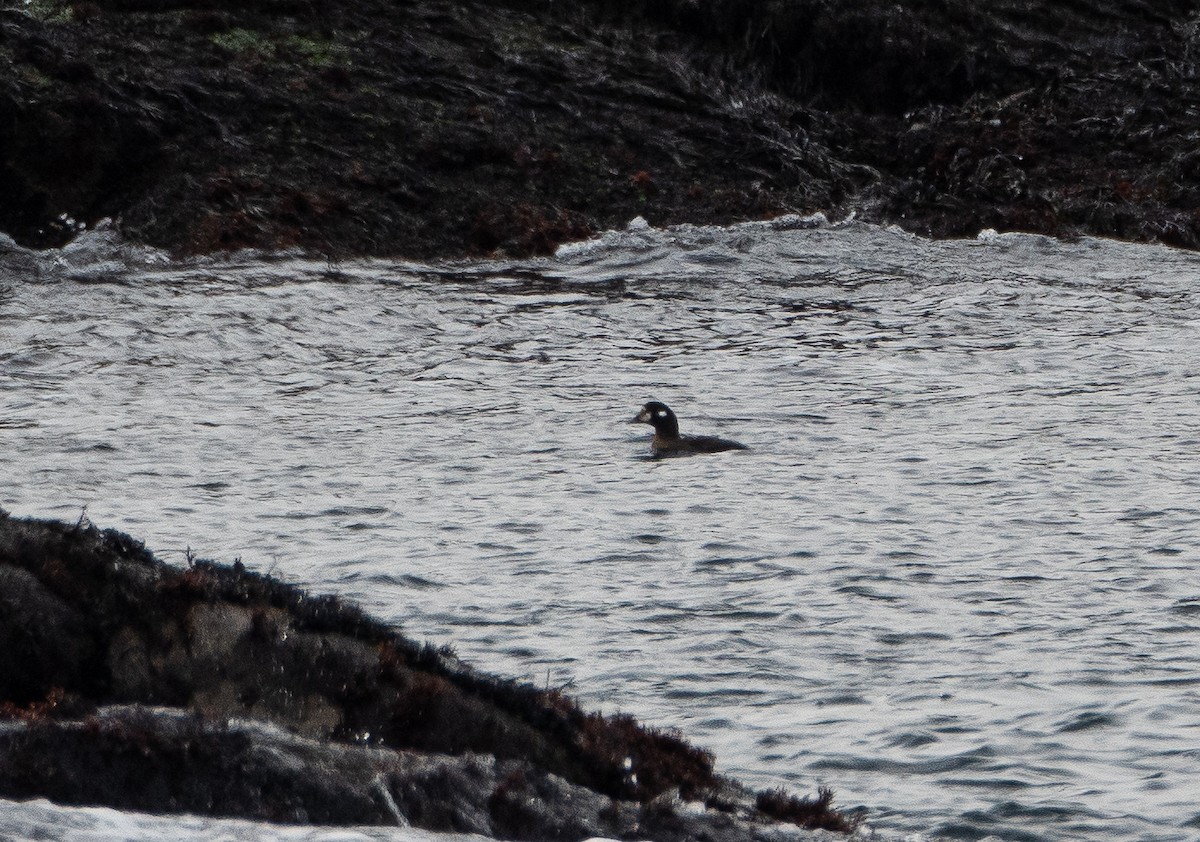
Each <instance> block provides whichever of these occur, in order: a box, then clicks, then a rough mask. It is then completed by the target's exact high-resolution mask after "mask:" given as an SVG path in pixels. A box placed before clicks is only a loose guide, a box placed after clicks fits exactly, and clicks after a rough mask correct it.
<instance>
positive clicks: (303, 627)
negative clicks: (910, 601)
mask: <svg viewBox="0 0 1200 842" xmlns="http://www.w3.org/2000/svg"><path fill="white" fill-rule="evenodd" d="M0 796H3V797H8V798H33V797H46V798H50V799H53V800H55V801H59V802H61V803H65V804H106V805H110V806H114V807H118V808H125V809H138V810H145V811H151V812H174V811H187V812H195V813H201V814H208V815H222V816H240V817H246V818H256V819H266V820H270V821H284V822H313V823H348V824H367V823H389V824H396V823H398V824H405V823H408V824H412V825H414V826H419V827H423V828H428V829H433V830H455V831H462V832H472V833H481V834H485V835H489V836H499V837H504V838H528V839H534V838H536V839H562V840H575V839H584V838H588V837H590V836H597V835H603V836H613V837H619V838H627V837H631V836H637V837H640V838H647V839H662V840H677V839H678V840H683V839H695V838H701V837H705V838H710V839H714V840H721V839H727V840H751V839H760V838H761V839H765V838H772V839H774V838H779V835H780V834H784V835H785V836H786V835H793V836H795V835H802V830H801V828H805V829H807V830H813V829H817V828H824V829H827V830H831V831H838V832H845V831H848V830H851V829H852V828H853V826H854V822H853V821H851V820H850V819H848V818H847V817H846V816H844V815H843V814H841V813H838V812H837V811H835V810H833V809H832V808H831V798H832V796H831V794H829V793H828V792H826V791H822V793H821V795H820V796H819V797H818V798H816V799H813V800H806V799H800V798H795V797H787V796H782V795H781V794H779V793H765V794H758V795H757V796H756V795H755V794H754V793H752V792H750V791H748V790H747V789H745V788H744V787H742V786H740V785H739V784H737V783H736V782H734V781H732V780H729V779H726V778H722V777H720V776H718V775H716V774H715V773H714V771H713V758H712V756H711V755H710V754H708V753H707V752H705V751H703V750H700V749H697V748H695V747H693V746H691V745H689V744H687V743H686V742H685V741H684V740H683V739H682V737H681V736H680V735H678V734H675V733H669V732H662V731H656V730H654V729H648V728H645V727H643V726H641V725H639V724H638V723H636V722H635V721H634V720H633V719H632V718H630V717H627V716H616V717H604V716H601V715H599V714H594V713H586V712H584V711H582V710H581V709H580V708H579V707H578V706H577V705H576V704H575V703H574V702H573V701H572V700H571V699H570V698H568V697H566V696H564V695H562V694H561V693H559V692H557V691H547V690H538V689H536V688H534V687H532V686H530V685H527V684H521V683H517V682H513V681H507V680H504V679H500V678H497V677H494V676H490V675H487V674H485V673H481V672H478V671H476V670H474V669H472V668H470V667H468V666H467V665H465V664H463V663H461V662H460V661H458V660H457V659H456V658H455V657H454V656H453V655H452V654H451V653H450V652H448V651H447V650H435V649H433V648H431V647H429V646H427V645H426V646H421V645H418V644H416V643H414V642H413V641H411V640H409V639H408V638H406V637H404V636H403V635H401V634H400V633H399V632H397V631H395V630H394V629H390V628H388V627H386V626H384V625H382V624H380V623H377V622H375V621H373V620H371V619H369V618H368V617H366V616H364V615H363V614H362V613H361V612H360V611H359V610H357V609H356V608H354V607H353V606H349V605H346V604H344V603H342V602H341V601H339V600H337V599H335V598H330V597H311V596H308V595H306V594H304V593H303V592H302V591H300V590H298V589H296V588H294V587H291V586H288V585H284V584H282V583H280V582H278V581H275V580H273V579H271V578H269V577H266V576H262V575H259V574H254V573H250V572H248V571H246V570H245V569H243V568H242V567H241V566H240V565H236V564H235V565H234V566H232V567H226V566H222V565H217V564H213V563H209V562H194V563H193V564H191V565H190V566H189V567H188V568H186V569H178V568H174V567H171V566H168V565H166V564H163V563H161V562H159V561H158V560H157V559H155V558H154V556H153V555H152V554H151V553H149V552H148V551H147V550H146V549H145V547H143V546H142V545H141V544H140V543H139V542H137V541H135V540H134V539H132V538H130V537H129V536H127V535H123V534H121V533H119V532H115V531H113V530H107V531H100V530H98V529H96V528H94V527H93V526H91V525H89V524H83V523H80V524H77V525H75V526H71V525H68V524H63V523H58V522H52V521H37V520H21V519H15V518H12V517H10V516H8V515H7V514H4V513H2V512H0ZM789 828H790V829H789Z"/></svg>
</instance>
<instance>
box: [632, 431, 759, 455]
mask: <svg viewBox="0 0 1200 842" xmlns="http://www.w3.org/2000/svg"><path fill="white" fill-rule="evenodd" d="M749 449H750V448H748V447H746V445H744V444H742V443H741V442H740V441H733V440H731V439H723V438H721V437H720V436H679V437H677V438H670V439H664V438H660V437H658V436H655V438H654V452H655V453H656V454H658V455H659V456H681V455H684V454H687V453H720V452H721V451H723V450H749Z"/></svg>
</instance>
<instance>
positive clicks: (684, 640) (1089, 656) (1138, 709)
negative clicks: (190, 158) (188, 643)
mask: <svg viewBox="0 0 1200 842" xmlns="http://www.w3.org/2000/svg"><path fill="white" fill-rule="evenodd" d="M100 251H101V252H102V253H98V254H94V253H90V252H89V251H88V249H87V248H85V247H83V246H81V247H79V248H77V249H76V250H75V251H74V252H71V251H68V252H66V253H64V254H61V255H41V256H39V257H38V258H37V260H36V261H35V263H34V266H33V268H32V269H9V270H8V272H7V273H6V276H5V277H4V278H3V292H2V294H0V387H2V392H0V454H3V456H2V457H0V465H2V468H3V473H4V474H5V483H4V486H3V489H2V492H0V493H2V495H3V496H2V498H0V505H2V506H4V507H5V508H7V509H9V510H10V511H12V512H13V513H14V514H19V515H39V516H56V517H62V518H69V519H75V518H77V517H79V515H80V510H81V507H84V506H86V507H87V514H88V516H89V517H90V518H91V519H92V520H93V521H94V522H96V523H98V524H100V525H102V526H114V527H118V528H120V529H123V530H126V531H128V532H130V533H132V534H134V535H136V536H139V537H141V538H143V539H145V540H146V541H147V543H148V545H149V546H151V548H153V549H155V550H156V551H157V552H158V554H159V555H160V556H161V557H163V558H165V559H167V560H174V561H182V559H183V556H184V553H185V551H186V549H187V548H188V547H190V548H192V550H194V551H197V552H199V553H200V554H201V555H204V556H207V557H213V558H217V559H220V560H225V561H232V560H233V559H234V558H236V557H240V558H241V559H242V560H243V561H244V562H245V563H246V564H247V565H248V566H250V567H251V568H255V569H259V570H265V571H270V572H273V573H275V574H276V575H279V576H281V577H283V578H284V579H287V580H289V581H292V582H296V583H300V584H303V585H304V586H306V587H309V588H310V589H312V590H314V591H317V592H330V591H333V592H338V593H341V594H344V595H346V596H349V597H352V598H354V599H356V600H359V601H361V602H362V603H363V604H365V606H366V607H367V609H368V610H369V611H370V612H371V613H372V614H374V615H376V616H379V617H381V618H384V619H387V620H390V621H396V622H399V623H401V624H402V625H403V626H404V628H405V629H406V630H407V631H408V632H409V633H410V634H411V635H413V636H416V637H418V638H428V639H431V640H434V641H435V642H437V643H451V644H453V645H454V647H455V648H456V649H457V651H458V652H459V654H460V655H461V656H463V657H464V658H466V659H467V660H469V661H472V662H474V663H476V664H477V665H480V666H483V667H485V668H487V669H490V670H492V671H496V672H499V673H502V674H506V675H513V676H518V677H525V678H528V679H530V680H533V681H536V682H538V683H549V684H551V685H563V684H568V685H570V688H571V690H572V692H574V693H575V694H576V695H578V696H579V697H581V698H582V699H583V700H584V701H585V703H586V704H588V705H589V706H593V707H600V708H603V709H604V710H608V711H615V710H622V711H627V712H630V713H633V714H635V715H637V716H638V717H640V718H642V719H644V720H646V721H648V722H650V723H652V724H656V725H661V726H675V727H678V728H679V729H681V730H682V731H683V732H684V733H685V734H686V735H687V736H688V737H689V738H690V739H692V740H693V741H694V742H696V743H698V744H701V745H705V746H708V747H710V748H712V749H714V750H715V751H716V753H717V755H718V760H719V765H720V767H721V769H722V770H723V771H725V772H727V773H729V774H732V775H734V776H736V777H739V778H741V779H743V780H745V781H747V782H748V783H751V784H753V785H757V786H775V785H781V784H782V785H786V786H788V787H791V788H794V789H797V790H799V791H802V792H812V791H813V790H814V789H815V787H816V785H817V784H818V783H823V784H827V785H829V786H831V787H832V788H833V789H834V790H835V791H836V793H837V796H838V803H839V804H841V805H842V806H847V807H855V806H859V805H861V806H865V807H867V808H868V809H869V810H870V817H871V819H870V821H871V824H872V826H874V827H876V828H880V829H883V830H891V831H900V832H904V833H921V834H923V835H924V836H925V837H926V838H930V837H939V836H940V837H947V838H952V839H967V840H974V839H979V838H982V837H985V836H992V837H996V838H1000V839H1017V840H1025V839H1047V840H1075V839H1111V840H1118V839H1119V840H1196V839H1200V803H1198V799H1197V792H1200V790H1198V789H1197V781H1198V779H1200V659H1198V654H1200V649H1198V644H1200V580H1198V578H1197V576H1196V572H1195V568H1196V566H1197V561H1198V558H1200V550H1198V547H1200V459H1198V456H1200V420H1198V418H1200V413H1198V412H1197V410H1198V406H1197V404H1198V390H1197V386H1198V385H1200V379H1198V378H1200V255H1194V254H1188V253H1181V252H1177V251H1172V250H1168V249H1163V248H1154V247H1147V246H1130V245H1122V244H1117V243H1112V242H1105V241H1096V240H1086V241H1083V242H1080V243H1075V244H1065V243H1060V242H1055V241H1051V240H1046V239H1043V238H1038V237H1029V236H984V237H981V238H980V239H979V240H976V241H965V242H936V243H935V242H927V241H923V240H919V239H915V238H912V237H909V236H907V235H904V234H901V233H897V232H893V231H886V230H881V229H877V228H871V227H866V226H859V225H845V226H833V227H829V226H826V227H820V228H817V229H815V230H808V229H804V228H802V227H789V226H787V225H774V226H772V225H751V226H741V227H738V228H733V229H678V230H674V231H667V232H658V231H653V230H639V231H632V232H627V233H623V234H614V235H610V236H608V237H606V238H605V239H603V240H601V241H599V242H596V243H592V244H589V245H585V246H578V247H571V248H568V249H564V250H563V252H562V253H561V254H560V255H559V257H558V258H556V259H553V260H543V261H531V262H525V263H470V264H455V265H439V266H418V265H411V264H395V263H386V262H356V263H352V264H347V265H343V266H341V267H338V269H339V271H338V272H336V273H334V272H331V271H330V267H327V266H325V265H323V264H319V263H312V262H304V261H300V260H290V259H274V260H251V259H247V260H245V261H241V262H236V261H235V262H225V263H205V264H192V265H187V266H178V265H170V264H159V263H156V262H155V261H154V260H153V259H150V258H145V257H143V258H141V259H139V260H138V261H135V264H136V265H135V266H134V267H133V268H123V267H127V266H128V262H127V258H125V257H121V256H120V255H118V256H117V257H115V258H113V259H109V258H110V257H112V255H111V254H109V252H107V251H103V250H102V249H101V250H100ZM651 397H655V398H658V399H660V400H664V401H666V402H667V403H669V404H671V405H672V406H673V407H674V408H675V409H676V411H677V413H678V414H679V415H680V418H681V423H682V425H683V427H684V428H685V432H686V431H688V430H691V431H694V432H708V433H717V434H721V435H726V436H731V437H735V438H738V439H740V440H742V441H744V442H745V443H747V444H748V445H750V446H751V447H752V448H753V449H752V450H751V451H749V452H745V453H742V452H734V453H726V454H719V455H715V456H707V457H698V458H691V459H674V460H665V461H651V460H647V459H645V458H644V455H645V453H646V451H647V446H648V435H649V428H647V427H644V426H634V425H630V424H628V423H625V422H626V420H627V419H628V418H629V417H631V416H632V415H633V414H634V413H635V411H636V410H637V408H638V407H639V406H640V404H641V403H642V402H644V401H645V400H647V399H649V398H651ZM69 814H70V815H79V816H87V815H91V814H88V813H85V812H82V811H79V812H71V813H69ZM79 821H81V822H85V823H86V820H85V819H79ZM49 838H53V837H49ZM230 838H238V835H237V834H236V833H235V834H234V836H233V837H230ZM314 838H316V837H314Z"/></svg>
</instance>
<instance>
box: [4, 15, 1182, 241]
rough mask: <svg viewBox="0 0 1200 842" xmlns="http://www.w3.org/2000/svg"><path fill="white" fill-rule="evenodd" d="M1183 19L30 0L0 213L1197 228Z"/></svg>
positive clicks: (1136, 232) (1044, 229) (13, 21)
mask: <svg viewBox="0 0 1200 842" xmlns="http://www.w3.org/2000/svg"><path fill="white" fill-rule="evenodd" d="M1198 32H1200V12H1197V10H1196V8H1195V7H1194V4H1193V3H1191V2H1185V1H1184V0H1168V2H1160V3H1150V2H1148V0H1125V2H1118V3H1112V2H1105V0H1078V2H1072V3H1069V4H1040V5H1035V6H1030V4H1028V3H1026V2H1023V0H1000V2H994V3H986V4H980V3H973V2H969V0H947V2H942V3H934V4H930V3H925V2H921V0H899V2H893V0H887V2H862V3H854V4H846V3H844V2H835V0H796V2H788V3H766V2H758V3H755V2H746V0H712V2H705V3H696V2H694V0H655V2H646V3H641V4H631V3H624V2H622V3H616V2H612V0H581V2H578V3H572V4H555V3H545V2H542V0H536V1H535V0H506V2H499V3H483V2H478V0H456V1H452V0H420V2H417V0H405V2H390V1H389V0H349V2H341V3H329V2H325V0H266V2H262V3H256V4H234V3H228V2H225V0H27V2H25V3H23V4H21V5H20V6H19V8H18V9H14V8H11V7H10V8H9V9H7V10H4V11H0V61H2V62H3V64H4V66H5V67H6V72H5V73H4V74H0V196H3V197H4V199H5V201H4V202H2V203H0V231H6V232H7V233H9V234H11V235H12V236H13V237H15V238H16V239H17V241H18V242H20V243H21V244H23V245H26V246H42V247H44V246H51V245H59V244H61V243H63V242H65V241H67V240H68V239H69V238H70V237H71V236H72V235H73V234H74V233H75V232H76V231H77V230H78V228H79V226H80V225H84V224H86V225H92V224H94V223H95V222H96V221H97V220H98V219H100V218H103V217H117V218H119V219H120V220H121V224H122V226H123V229H124V231H125V233H126V235H127V236H128V237H129V238H130V239H131V240H134V241H140V242H146V243H150V244H153V245H156V246H160V247H164V248H167V249H169V250H172V251H175V252H177V253H195V252H210V251H219V250H224V249H233V248H239V247H244V246H253V247H261V248H280V247H289V246H299V247H302V248H305V249H308V250H310V251H314V252H321V253H325V254H328V255H330V256H332V257H334V258H336V257H338V256H342V255H363V254H374V255H404V256H409V257H416V258H423V257H431V256H461V255H464V254H489V253H494V252H503V253H509V254H530V253H539V252H547V251H549V250H552V249H553V248H554V247H555V246H556V245H557V244H558V243H561V242H563V241H564V240H568V239H576V238H580V237H583V236H585V235H587V234H589V233H592V232H594V231H597V230H601V229H607V228H613V227H620V226H621V225H623V224H624V223H625V222H627V221H628V220H630V219H632V218H634V217H636V216H642V217H644V218H646V219H647V220H649V221H650V222H651V223H652V224H654V225H667V224H672V223H677V222H693V223H725V222H733V221H738V220H745V219H750V218H762V217H766V216H771V215H776V214H780V213H784V212H792V211H797V212H809V211H814V210H825V211H828V212H832V213H834V214H838V213H848V212H850V211H856V212H858V213H859V214H860V215H861V216H862V217H863V218H866V219H868V220H875V221H885V222H896V223H899V224H901V225H903V226H905V227H906V228H908V229H910V230H913V231H916V232H920V233H924V234H932V235H937V236H942V235H962V234H965V235H974V234H975V233H977V232H978V231H979V230H980V229H982V228H997V229H1001V230H1023V231H1036V232H1041V233H1048V234H1055V235H1063V236H1070V235H1074V234H1079V233H1092V234H1103V235H1114V236H1119V237H1125V238H1131V239H1138V240H1160V241H1163V242H1167V243H1171V244H1176V245H1182V246H1186V247H1190V248H1195V247H1197V245H1200V218H1198V217H1197V216H1196V214H1195V208H1196V206H1197V197H1198V196H1197V190H1198V189H1200V188H1198V187H1197V184H1198V177H1200V173H1198V171H1197V156H1196V153H1195V149H1196V148H1197V142H1198V141H1200V129H1198V128H1197V125H1196V121H1195V119H1194V112H1195V111H1196V109H1197V107H1200V101H1198V99H1200V94H1198V93H1197V91H1200V86H1198V85H1197V56H1198V55H1200V37H1198V35H1197V33H1198Z"/></svg>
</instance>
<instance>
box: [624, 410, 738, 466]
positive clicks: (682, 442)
mask: <svg viewBox="0 0 1200 842" xmlns="http://www.w3.org/2000/svg"><path fill="white" fill-rule="evenodd" d="M633 420H634V421H641V422H642V423H645V424H649V425H651V426H652V427H654V438H653V439H651V441H650V446H651V447H652V448H653V449H654V455H655V456H688V455H691V454H693V453H720V452H721V451H722V450H749V448H748V447H746V445H744V444H742V443H741V442H737V441H730V440H729V439H722V438H718V437H717V436H681V435H679V419H677V418H676V417H675V413H674V412H672V411H671V408H670V407H669V406H667V405H666V404H665V403H660V402H659V401H650V402H649V403H648V404H646V405H645V406H643V407H642V411H641V412H639V413H638V414H637V417H636V418H634V419H633Z"/></svg>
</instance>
